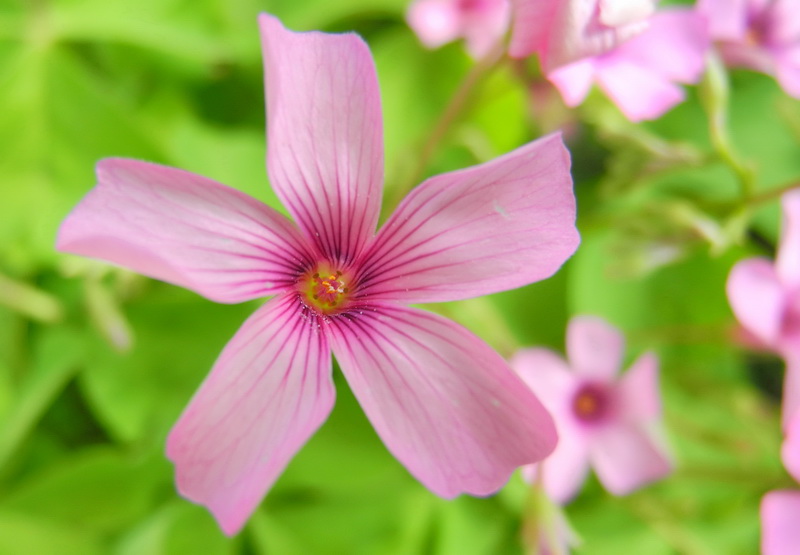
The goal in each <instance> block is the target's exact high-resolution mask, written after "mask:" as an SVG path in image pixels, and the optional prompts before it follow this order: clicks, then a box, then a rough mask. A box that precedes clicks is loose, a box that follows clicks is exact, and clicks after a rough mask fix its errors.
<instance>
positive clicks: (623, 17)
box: [408, 0, 800, 121]
mask: <svg viewBox="0 0 800 555" xmlns="http://www.w3.org/2000/svg"><path fill="white" fill-rule="evenodd" d="M509 1H510V5H511V12H512V22H511V25H510V30H511V42H510V46H509V54H510V55H511V56H513V57H517V58H525V57H528V56H531V55H534V54H535V55H537V56H538V58H539V61H540V63H541V68H542V71H543V72H544V75H545V76H546V77H547V79H548V80H549V81H550V82H552V84H553V85H555V87H556V88H557V89H558V90H559V92H560V93H561V96H562V97H563V99H564V102H565V103H566V104H567V106H570V107H574V106H578V105H579V104H581V103H582V102H583V101H584V99H585V98H586V96H587V94H588V93H589V90H590V89H591V87H592V84H593V83H596V84H597V85H598V86H599V88H600V89H602V90H603V92H604V93H605V94H606V95H607V96H608V97H609V98H610V99H611V100H612V101H613V102H614V104H616V105H617V107H618V108H619V109H620V111H621V112H622V113H623V114H624V115H625V116H626V117H627V118H628V119H629V120H631V121H641V120H649V119H656V118H658V117H660V116H661V115H662V114H664V113H665V112H666V111H668V110H669V109H670V108H672V107H673V106H675V105H676V104H678V103H680V102H681V101H683V100H684V98H685V94H684V92H683V89H682V88H681V87H680V86H679V84H695V83H697V82H698V81H699V80H700V78H701V76H702V75H703V69H704V66H705V58H706V56H707V55H708V54H709V52H710V50H711V46H712V45H711V43H712V40H713V41H716V43H717V48H718V50H719V52H720V54H721V55H722V56H723V57H724V59H725V60H726V61H727V62H728V63H729V64H730V65H732V66H741V67H747V68H751V69H754V70H756V71H762V72H764V73H768V74H770V75H775V76H776V78H777V79H778V81H779V82H780V84H781V86H782V87H783V88H784V89H785V90H786V92H788V93H789V94H791V95H792V96H794V97H797V98H800V18H799V17H798V11H797V6H792V0H778V1H765V0H700V1H699V2H698V3H697V6H696V7H694V8H688V7H687V8H684V7H672V8H663V9H660V10H657V9H656V7H657V3H658V2H657V0H509ZM506 7H507V6H506V5H505V2H504V1H501V0H495V1H493V2H488V1H487V2H472V1H470V2H467V1H463V0H420V1H418V2H415V3H414V4H413V5H412V6H411V8H410V9H409V15H408V18H409V23H410V24H411V26H412V28H413V29H414V30H415V31H416V33H417V34H418V35H419V37H420V39H421V40H422V42H423V43H424V44H425V45H427V46H429V47H437V46H440V45H441V44H443V43H445V42H449V41H451V40H454V39H456V38H458V37H464V38H465V39H466V40H467V43H468V45H469V50H470V52H471V53H472V54H473V56H476V57H480V56H481V55H483V54H484V53H485V52H486V51H487V50H488V48H489V45H490V44H491V43H492V42H498V41H499V37H501V36H502V34H503V33H504V32H505V30H506V26H507V24H506V21H507V17H506V14H505V9H506ZM793 8H794V9H793Z"/></svg>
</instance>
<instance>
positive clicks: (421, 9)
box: [406, 0, 509, 58]
mask: <svg viewBox="0 0 800 555" xmlns="http://www.w3.org/2000/svg"><path fill="white" fill-rule="evenodd" d="M406 19H407V20H408V24H409V26H410V27H411V28H412V29H413V30H414V32H415V33H416V34H417V36H418V37H419V40H420V41H421V42H422V44H424V45H425V46H427V47H428V48H438V47H440V46H442V45H443V44H446V43H448V42H451V41H454V40H456V39H458V38H464V39H465V40H466V41H467V50H468V51H469V53H470V55H471V56H472V57H473V58H481V57H483V56H485V55H486V54H488V53H489V50H490V49H491V48H492V46H493V45H494V44H495V43H497V42H498V41H499V40H500V38H501V37H502V36H503V35H504V34H505V32H506V30H507V29H508V20H509V5H508V0H416V1H415V2H413V3H412V4H411V6H410V7H409V9H408V14H407V15H406Z"/></svg>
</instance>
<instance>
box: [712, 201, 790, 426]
mask: <svg viewBox="0 0 800 555" xmlns="http://www.w3.org/2000/svg"><path fill="white" fill-rule="evenodd" d="M782 205H783V231H782V233H781V240H780V245H779V247H778V255H777V258H776V260H775V263H774V264H773V263H772V262H771V261H769V260H767V259H766V258H748V259H746V260H742V261H740V262H738V263H737V264H736V265H735V266H734V267H733V269H731V273H730V275H729V276H728V284H727V290H728V300H729V301H730V303H731V308H732V309H733V313H734V314H735V315H736V318H737V319H738V320H739V322H740V323H741V324H742V326H743V327H744V328H745V329H746V330H747V331H748V332H750V333H751V334H752V335H753V336H754V337H755V338H756V339H757V340H759V341H761V342H762V343H763V345H764V346H765V347H767V348H768V349H772V350H774V351H776V352H777V353H779V354H780V355H781V356H783V357H784V359H785V360H786V378H785V381H784V385H783V417H784V425H785V424H787V423H788V422H787V419H788V418H789V417H790V416H792V415H793V414H794V412H795V411H796V410H798V409H800V191H792V192H790V193H786V194H785V195H784V196H783V200H782Z"/></svg>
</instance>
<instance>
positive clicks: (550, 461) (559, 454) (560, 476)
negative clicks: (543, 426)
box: [540, 415, 589, 504]
mask: <svg viewBox="0 0 800 555" xmlns="http://www.w3.org/2000/svg"><path fill="white" fill-rule="evenodd" d="M554 417H555V418H556V430H557V431H558V445H556V449H555V451H553V453H552V454H551V455H550V456H549V457H547V458H546V459H545V460H544V462H542V463H540V465H541V467H542V473H543V474H542V481H543V482H544V489H545V491H546V492H547V495H548V496H550V497H551V498H552V499H553V500H554V501H556V502H557V503H559V504H564V503H566V502H567V501H569V500H571V499H572V498H573V497H575V495H576V494H577V493H578V491H580V488H581V486H582V485H583V482H584V480H586V474H587V473H588V472H589V447H588V444H587V441H586V437H585V436H584V433H583V431H582V430H580V429H579V428H577V427H575V426H572V425H570V424H569V423H568V422H569V421H568V420H566V419H561V418H559V417H558V416H556V415H554Z"/></svg>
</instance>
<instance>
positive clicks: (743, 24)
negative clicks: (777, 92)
mask: <svg viewBox="0 0 800 555" xmlns="http://www.w3.org/2000/svg"><path fill="white" fill-rule="evenodd" d="M798 7H800V6H798V4H797V1H796V0H698V3H697V8H698V10H700V11H701V12H702V13H703V14H705V16H706V17H707V18H708V26H709V30H710V32H711V36H712V38H713V39H715V40H717V41H719V49H720V52H721V54H722V56H723V57H724V58H725V60H726V62H727V63H728V64H730V65H733V66H741V67H747V68H750V69H754V70H756V71H760V72H763V73H766V74H768V75H774V76H775V78H776V79H777V80H778V83H780V85H781V87H783V90H784V91H786V92H787V93H788V94H790V95H791V96H793V97H795V98H800V10H798Z"/></svg>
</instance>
